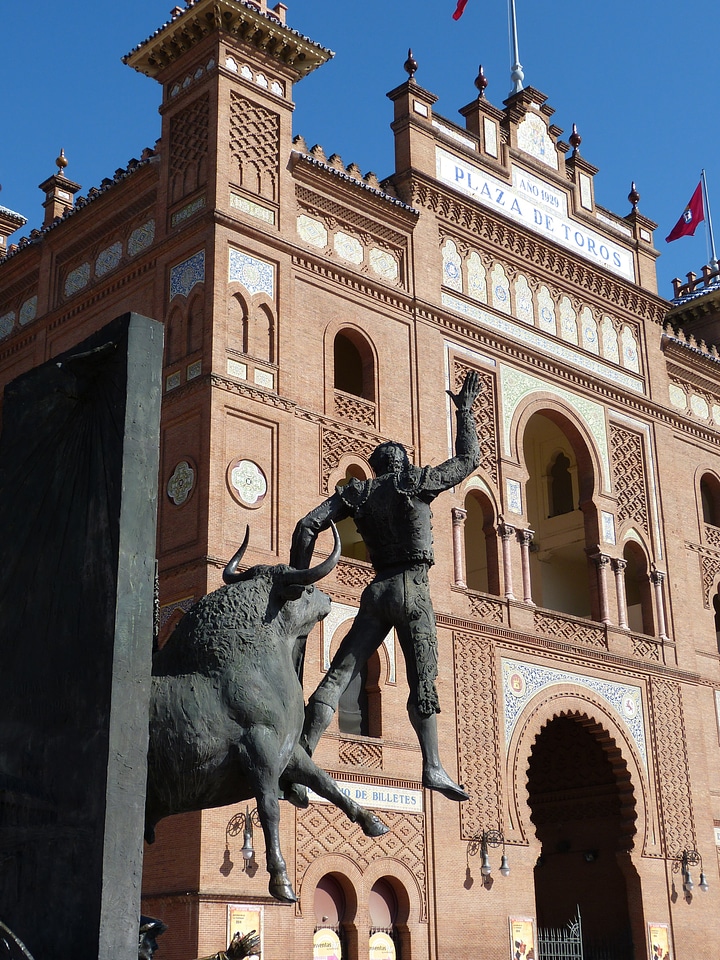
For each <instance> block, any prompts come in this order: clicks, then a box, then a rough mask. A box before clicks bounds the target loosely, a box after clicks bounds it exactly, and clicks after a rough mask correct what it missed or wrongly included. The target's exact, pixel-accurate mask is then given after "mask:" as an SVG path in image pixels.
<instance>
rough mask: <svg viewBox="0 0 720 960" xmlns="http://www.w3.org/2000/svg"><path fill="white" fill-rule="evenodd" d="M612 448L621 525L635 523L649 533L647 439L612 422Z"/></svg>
mask: <svg viewBox="0 0 720 960" xmlns="http://www.w3.org/2000/svg"><path fill="white" fill-rule="evenodd" d="M610 445H611V449H612V479H613V489H614V491H615V493H616V494H617V498H618V505H617V518H618V522H619V523H625V522H628V523H632V524H633V525H639V526H641V527H642V528H643V529H644V530H648V529H649V519H648V518H649V513H648V497H647V488H646V485H645V461H644V450H643V438H642V436H641V435H640V434H639V433H635V432H634V431H633V430H628V429H627V428H626V427H621V426H620V425H619V424H617V423H612V422H611V423H610Z"/></svg>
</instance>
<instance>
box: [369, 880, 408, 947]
mask: <svg viewBox="0 0 720 960" xmlns="http://www.w3.org/2000/svg"><path fill="white" fill-rule="evenodd" d="M400 912H401V910H400V906H399V903H398V896H397V893H396V890H395V886H394V884H393V882H392V881H390V880H389V879H388V878H386V877H381V878H380V880H377V881H376V882H375V883H374V884H373V886H372V889H371V890H370V896H369V897H368V914H369V915H370V943H369V945H368V946H369V951H370V956H371V957H373V956H382V957H392V958H394V960H401V958H402V955H403V951H402V949H401V943H402V940H403V939H407V937H403V934H407V926H406V925H404V924H401V923H400V917H399V914H400Z"/></svg>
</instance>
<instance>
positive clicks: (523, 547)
mask: <svg viewBox="0 0 720 960" xmlns="http://www.w3.org/2000/svg"><path fill="white" fill-rule="evenodd" d="M534 536H535V531H534V530H518V534H517V538H518V540H519V541H520V560H521V563H522V580H523V602H524V603H528V604H530V605H531V606H535V604H534V603H533V598H532V582H531V580H530V543H531V542H532V538H533V537H534Z"/></svg>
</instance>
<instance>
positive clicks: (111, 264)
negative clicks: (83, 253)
mask: <svg viewBox="0 0 720 960" xmlns="http://www.w3.org/2000/svg"><path fill="white" fill-rule="evenodd" d="M122 251H123V245H122V243H120V241H119V240H118V241H117V243H113V244H111V245H110V246H109V247H106V248H105V249H104V250H101V251H100V253H99V254H98V257H97V260H96V261H95V276H96V277H104V276H105V274H106V273H110V271H111V270H114V269H115V267H116V266H117V265H118V264H119V263H120V258H121V257H122Z"/></svg>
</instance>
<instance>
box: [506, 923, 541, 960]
mask: <svg viewBox="0 0 720 960" xmlns="http://www.w3.org/2000/svg"><path fill="white" fill-rule="evenodd" d="M536 957H537V953H536V950H535V921H534V920H533V918H532V917H510V960H536Z"/></svg>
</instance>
